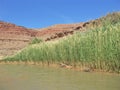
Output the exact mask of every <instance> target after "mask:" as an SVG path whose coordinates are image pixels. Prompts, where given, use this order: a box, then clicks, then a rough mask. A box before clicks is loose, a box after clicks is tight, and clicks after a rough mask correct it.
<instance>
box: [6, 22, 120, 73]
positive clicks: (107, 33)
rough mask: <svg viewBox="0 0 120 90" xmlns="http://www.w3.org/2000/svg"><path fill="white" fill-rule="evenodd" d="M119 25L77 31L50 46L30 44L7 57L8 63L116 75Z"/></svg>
mask: <svg viewBox="0 0 120 90" xmlns="http://www.w3.org/2000/svg"><path fill="white" fill-rule="evenodd" d="M119 37H120V22H118V23H116V24H108V25H104V26H102V27H99V28H95V29H93V30H88V31H86V32H79V33H76V34H74V35H72V36H69V37H67V38H66V39H62V40H59V41H57V42H56V43H54V42H53V41H50V42H42V43H39V44H34V45H31V46H29V47H27V48H25V49H24V50H22V51H21V52H20V53H18V54H16V55H14V56H12V57H7V58H5V60H9V61H14V60H16V61H34V62H43V63H44V62H48V63H58V62H59V63H61V62H62V63H67V64H71V65H73V66H76V65H77V66H80V67H81V66H85V67H89V68H92V69H100V70H105V71H114V72H120V39H119Z"/></svg>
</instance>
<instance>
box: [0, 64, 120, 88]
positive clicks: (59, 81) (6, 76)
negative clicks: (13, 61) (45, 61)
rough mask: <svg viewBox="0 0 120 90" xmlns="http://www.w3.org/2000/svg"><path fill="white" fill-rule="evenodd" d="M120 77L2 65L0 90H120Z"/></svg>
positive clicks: (58, 69) (30, 66)
mask: <svg viewBox="0 0 120 90" xmlns="http://www.w3.org/2000/svg"><path fill="white" fill-rule="evenodd" d="M119 83H120V76H118V75H107V74H101V73H84V72H77V71H72V70H66V69H62V68H48V67H40V66H32V65H0V90H120V85H119Z"/></svg>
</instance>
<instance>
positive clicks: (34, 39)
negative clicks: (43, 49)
mask: <svg viewBox="0 0 120 90" xmlns="http://www.w3.org/2000/svg"><path fill="white" fill-rule="evenodd" d="M41 42H42V39H38V38H33V39H32V41H31V42H30V44H37V43H41Z"/></svg>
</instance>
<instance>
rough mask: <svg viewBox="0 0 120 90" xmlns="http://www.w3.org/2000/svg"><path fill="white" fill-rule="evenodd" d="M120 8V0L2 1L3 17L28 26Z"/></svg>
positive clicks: (83, 18) (80, 18) (75, 19)
mask: <svg viewBox="0 0 120 90" xmlns="http://www.w3.org/2000/svg"><path fill="white" fill-rule="evenodd" d="M114 11H120V0H0V20H2V21H6V22H12V23H15V24H17V25H21V26H25V27H28V28H42V27H47V26H51V25H54V24H64V23H78V22H84V21H88V20H91V19H96V18H99V17H101V16H104V15H106V14H107V13H110V12H114Z"/></svg>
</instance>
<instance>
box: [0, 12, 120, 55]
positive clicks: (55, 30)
mask: <svg viewBox="0 0 120 90" xmlns="http://www.w3.org/2000/svg"><path fill="white" fill-rule="evenodd" d="M117 22H120V12H115V13H110V14H108V15H106V16H104V17H101V18H99V19H96V20H91V21H88V22H82V23H74V24H57V25H53V26H50V27H47V28H41V29H28V28H26V27H23V26H17V25H15V24H12V23H7V22H3V21H0V56H2V55H4V56H6V55H12V54H14V53H15V52H17V51H18V50H21V49H22V48H24V47H25V46H27V45H28V44H29V43H30V42H31V40H32V39H33V38H35V37H37V38H40V39H43V41H51V40H58V39H59V38H63V37H66V36H69V35H73V34H74V33H76V32H85V31H88V30H91V29H94V28H96V27H101V26H104V25H108V24H109V23H110V24H116V23H117Z"/></svg>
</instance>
